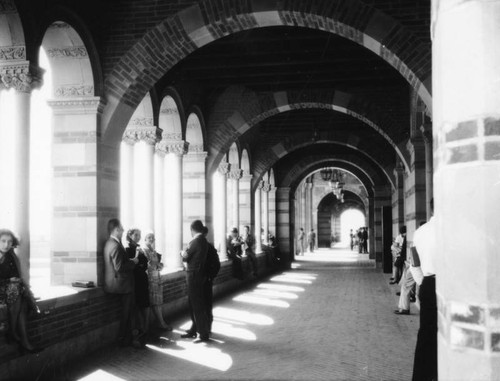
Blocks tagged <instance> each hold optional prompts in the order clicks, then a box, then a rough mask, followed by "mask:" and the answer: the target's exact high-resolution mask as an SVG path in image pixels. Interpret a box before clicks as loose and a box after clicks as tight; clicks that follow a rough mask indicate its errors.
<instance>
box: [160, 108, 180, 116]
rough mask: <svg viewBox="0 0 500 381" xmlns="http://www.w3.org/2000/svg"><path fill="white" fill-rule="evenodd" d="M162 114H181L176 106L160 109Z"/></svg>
mask: <svg viewBox="0 0 500 381" xmlns="http://www.w3.org/2000/svg"><path fill="white" fill-rule="evenodd" d="M160 114H166V115H177V114H179V110H177V108H176V107H165V108H162V109H160Z"/></svg>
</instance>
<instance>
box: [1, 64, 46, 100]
mask: <svg viewBox="0 0 500 381" xmlns="http://www.w3.org/2000/svg"><path fill="white" fill-rule="evenodd" d="M43 72H44V70H43V69H41V68H38V67H35V66H33V65H30V63H29V62H28V61H21V62H17V63H15V64H14V63H12V64H8V65H0V77H1V79H2V83H3V85H4V86H5V87H6V88H7V89H10V88H14V89H15V90H17V91H20V92H24V93H29V92H31V90H33V89H34V88H37V87H39V86H41V84H42V75H43Z"/></svg>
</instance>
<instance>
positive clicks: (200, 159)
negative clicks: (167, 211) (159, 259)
mask: <svg viewBox="0 0 500 381" xmlns="http://www.w3.org/2000/svg"><path fill="white" fill-rule="evenodd" d="M206 158H207V153H206V152H204V151H203V146H192V145H190V146H189V152H188V153H187V155H184V158H183V163H182V164H183V193H182V194H183V202H184V204H183V214H184V217H183V218H184V227H183V237H184V245H186V244H187V243H188V242H189V241H190V240H191V222H193V221H194V220H201V221H202V222H203V223H204V224H209V221H207V215H206V192H207V186H206V175H205V161H206ZM210 234H212V236H213V232H210Z"/></svg>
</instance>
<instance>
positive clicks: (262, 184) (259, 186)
mask: <svg viewBox="0 0 500 381" xmlns="http://www.w3.org/2000/svg"><path fill="white" fill-rule="evenodd" d="M264 183H265V181H263V180H261V181H259V183H258V184H257V189H263V188H264Z"/></svg>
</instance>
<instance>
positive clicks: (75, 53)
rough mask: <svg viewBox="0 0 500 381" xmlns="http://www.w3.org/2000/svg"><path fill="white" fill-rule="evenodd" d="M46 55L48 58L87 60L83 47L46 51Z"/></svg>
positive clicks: (85, 50)
mask: <svg viewBox="0 0 500 381" xmlns="http://www.w3.org/2000/svg"><path fill="white" fill-rule="evenodd" d="M47 55H48V56H49V57H50V58H87V57H88V54H87V49H86V48H85V46H69V47H66V48H51V49H47Z"/></svg>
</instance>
